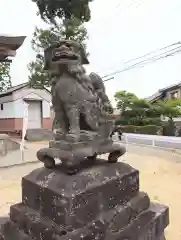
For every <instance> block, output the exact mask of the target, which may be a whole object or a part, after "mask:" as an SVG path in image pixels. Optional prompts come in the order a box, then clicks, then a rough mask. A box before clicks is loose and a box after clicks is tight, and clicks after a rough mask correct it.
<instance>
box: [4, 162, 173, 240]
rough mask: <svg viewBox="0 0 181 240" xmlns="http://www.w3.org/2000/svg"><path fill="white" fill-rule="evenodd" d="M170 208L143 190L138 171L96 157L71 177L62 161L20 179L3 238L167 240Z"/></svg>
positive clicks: (125, 165) (7, 239)
mask: <svg viewBox="0 0 181 240" xmlns="http://www.w3.org/2000/svg"><path fill="white" fill-rule="evenodd" d="M168 223H169V213H168V208H167V207H166V206H163V205H159V204H153V203H151V204H150V200H149V197H148V195H147V194H146V193H143V192H139V172H138V171H137V170H135V169H133V168H132V167H130V166H129V165H127V164H124V163H115V164H108V163H107V162H106V161H103V160H98V161H97V162H96V163H95V165H94V166H92V167H91V168H90V167H88V168H87V169H86V168H85V167H84V168H83V170H81V171H79V173H77V174H76V175H72V176H68V175H67V174H65V173H64V171H62V165H60V166H57V168H56V169H52V170H50V169H45V168H40V169H37V170H34V171H33V172H31V173H30V174H29V175H27V176H25V177H24V178H23V179H22V203H18V204H16V205H13V206H11V208H10V220H8V221H7V222H6V223H4V224H3V225H2V227H1V231H0V232H1V233H0V236H1V237H0V240H21V239H23V240H25V239H26V240H80V239H83V240H163V234H164V229H165V227H166V226H167V225H168Z"/></svg>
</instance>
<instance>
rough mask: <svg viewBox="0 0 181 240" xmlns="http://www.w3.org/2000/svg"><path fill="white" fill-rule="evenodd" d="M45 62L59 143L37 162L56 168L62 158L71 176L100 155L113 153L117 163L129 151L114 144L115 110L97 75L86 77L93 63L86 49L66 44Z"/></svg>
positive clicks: (54, 48) (53, 47)
mask: <svg viewBox="0 0 181 240" xmlns="http://www.w3.org/2000/svg"><path fill="white" fill-rule="evenodd" d="M44 59H45V69H46V70H47V71H48V72H49V73H50V76H52V79H51V95H52V104H53V111H54V120H53V130H54V132H55V139H54V140H53V141H52V142H51V143H50V146H49V148H46V149H40V151H38V152H37V158H38V159H39V160H40V161H42V162H43V163H44V166H45V167H46V168H53V167H55V161H54V159H55V157H58V158H59V159H60V160H61V161H62V164H63V165H64V166H65V168H66V169H68V170H70V171H71V173H73V172H74V173H76V172H77V171H78V170H79V166H80V165H81V164H82V160H86V159H87V158H94V159H96V156H97V155H99V154H104V153H109V157H108V161H109V162H112V163H115V162H117V160H118V158H119V157H120V156H122V155H123V154H124V153H125V152H126V150H125V147H124V146H121V145H117V146H114V142H113V141H111V138H110V134H111V132H112V130H113V128H114V121H113V117H112V113H113V108H112V106H111V104H110V101H109V99H108V96H107V95H106V92H105V87H104V83H103V80H102V79H101V77H100V76H99V75H97V74H96V73H91V74H90V75H87V74H86V70H85V68H84V67H83V65H84V64H88V63H89V61H88V59H87V57H86V53H85V50H84V48H83V46H82V45H81V44H80V43H78V42H75V41H72V40H62V41H60V42H59V43H56V44H52V45H51V46H49V47H48V48H47V49H45V52H44ZM106 141H108V143H107V144H105V142H106ZM103 142H104V144H102V143H103ZM77 146H79V147H77ZM62 150H63V151H64V152H62ZM70 154H71V155H72V156H73V159H74V161H72V158H71V157H70ZM75 159H76V161H75ZM77 159H78V160H77ZM80 159H81V161H80ZM93 164H94V162H93V161H92V162H91V165H93ZM70 171H69V172H70Z"/></svg>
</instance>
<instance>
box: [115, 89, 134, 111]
mask: <svg viewBox="0 0 181 240" xmlns="http://www.w3.org/2000/svg"><path fill="white" fill-rule="evenodd" d="M114 98H115V100H116V103H117V108H118V109H119V110H120V111H121V112H124V111H125V110H126V109H127V108H130V107H131V105H132V104H133V102H134V101H135V100H136V99H138V98H137V96H136V95H135V94H134V93H130V92H127V91H119V92H116V93H115V95H114Z"/></svg>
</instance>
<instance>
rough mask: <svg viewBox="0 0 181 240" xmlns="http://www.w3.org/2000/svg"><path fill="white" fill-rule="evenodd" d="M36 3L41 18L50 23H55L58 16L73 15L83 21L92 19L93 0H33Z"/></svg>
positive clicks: (68, 17)
mask: <svg viewBox="0 0 181 240" xmlns="http://www.w3.org/2000/svg"><path fill="white" fill-rule="evenodd" d="M32 1H33V2H35V3H36V5H37V7H38V10H39V14H40V16H41V18H42V19H43V20H44V21H45V22H48V23H55V22H56V20H57V18H59V19H70V18H72V17H74V18H77V19H79V20H80V21H82V22H87V21H89V20H90V17H91V15H90V8H89V2H92V0H81V1H80V0H32Z"/></svg>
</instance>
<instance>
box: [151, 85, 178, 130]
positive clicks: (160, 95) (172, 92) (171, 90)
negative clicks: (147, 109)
mask: <svg viewBox="0 0 181 240" xmlns="http://www.w3.org/2000/svg"><path fill="white" fill-rule="evenodd" d="M169 99H181V82H179V83H177V84H173V85H171V86H168V87H166V88H163V89H160V90H158V92H156V93H155V94H153V95H152V96H150V97H148V98H147V100H148V101H150V102H151V103H156V102H157V101H160V100H169ZM161 119H162V121H168V117H166V116H162V117H161ZM173 120H174V122H175V123H176V125H178V126H179V127H180V125H181V117H177V118H173Z"/></svg>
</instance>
